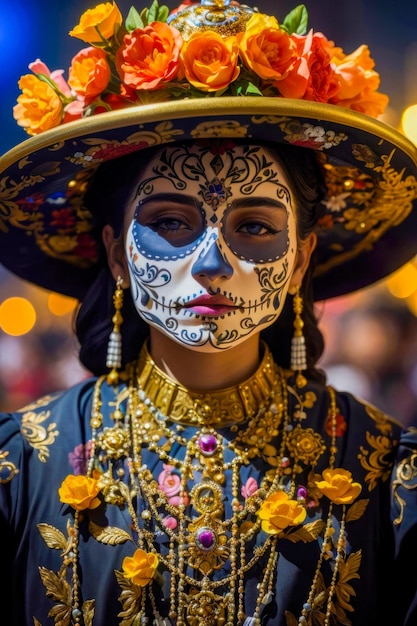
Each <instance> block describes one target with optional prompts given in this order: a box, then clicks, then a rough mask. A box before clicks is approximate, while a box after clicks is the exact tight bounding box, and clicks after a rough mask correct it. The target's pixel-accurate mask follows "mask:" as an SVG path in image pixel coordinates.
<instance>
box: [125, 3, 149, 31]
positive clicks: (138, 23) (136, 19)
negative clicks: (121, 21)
mask: <svg viewBox="0 0 417 626" xmlns="http://www.w3.org/2000/svg"><path fill="white" fill-rule="evenodd" d="M144 26H145V24H144V22H143V20H142V17H141V16H140V15H139V13H138V11H137V9H135V7H130V9H129V13H128V15H127V18H126V30H127V32H128V33H131V32H132V31H134V30H135V29H136V28H144Z"/></svg>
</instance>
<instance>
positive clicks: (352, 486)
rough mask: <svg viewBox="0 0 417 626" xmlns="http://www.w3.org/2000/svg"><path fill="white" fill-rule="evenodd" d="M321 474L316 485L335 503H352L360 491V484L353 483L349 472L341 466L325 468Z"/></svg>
mask: <svg viewBox="0 0 417 626" xmlns="http://www.w3.org/2000/svg"><path fill="white" fill-rule="evenodd" d="M322 476H323V480H318V481H316V487H317V489H319V490H320V491H321V493H322V494H323V495H325V496H327V497H328V498H329V500H331V501H332V502H334V503H335V504H352V502H353V501H354V500H356V498H357V497H358V495H359V494H360V492H361V491H362V485H360V483H354V482H353V480H352V474H351V472H349V471H348V470H345V469H343V468H335V469H326V470H324V471H323V473H322Z"/></svg>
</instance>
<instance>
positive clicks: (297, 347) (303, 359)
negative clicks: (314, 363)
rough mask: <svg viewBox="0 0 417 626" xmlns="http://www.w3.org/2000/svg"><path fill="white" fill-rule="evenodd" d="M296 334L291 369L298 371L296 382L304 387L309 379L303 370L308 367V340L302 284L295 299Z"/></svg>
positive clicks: (297, 288)
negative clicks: (305, 333)
mask: <svg viewBox="0 0 417 626" xmlns="http://www.w3.org/2000/svg"><path fill="white" fill-rule="evenodd" d="M293 309H294V315H295V317H294V334H293V337H292V341H291V369H292V370H293V371H294V372H296V376H295V382H296V385H297V387H304V386H305V385H306V384H307V380H306V378H305V376H304V375H303V373H302V370H306V369H307V352H306V341H305V337H304V335H303V327H304V322H303V320H302V319H301V313H302V311H303V298H302V296H300V286H299V285H297V287H296V288H295V294H294V300H293Z"/></svg>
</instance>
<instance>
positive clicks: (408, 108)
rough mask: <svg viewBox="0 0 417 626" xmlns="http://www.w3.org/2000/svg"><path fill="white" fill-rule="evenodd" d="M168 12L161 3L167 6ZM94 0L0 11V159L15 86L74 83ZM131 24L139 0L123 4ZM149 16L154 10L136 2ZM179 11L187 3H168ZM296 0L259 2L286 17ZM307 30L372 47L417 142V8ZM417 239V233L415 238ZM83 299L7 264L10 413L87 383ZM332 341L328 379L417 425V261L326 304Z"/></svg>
mask: <svg viewBox="0 0 417 626" xmlns="http://www.w3.org/2000/svg"><path fill="white" fill-rule="evenodd" d="M161 3H162V0H161ZM95 4H98V2H95V1H94V0H92V1H91V2H90V1H89V0H61V1H60V2H56V0H36V1H35V0H13V2H8V3H6V2H3V3H2V7H1V11H0V60H1V63H0V68H1V69H0V93H1V98H0V154H3V153H4V152H6V151H7V150H9V149H10V148H12V147H13V146H14V145H16V144H18V143H20V142H21V141H24V140H25V139H27V135H26V134H25V133H24V132H23V130H22V129H20V128H19V127H18V126H17V125H16V123H15V121H14V119H13V116H12V108H13V106H14V104H15V103H16V98H17V96H18V94H19V89H18V86H17V81H18V79H19V77H20V76H21V75H22V74H26V73H28V68H27V66H28V63H30V62H31V61H34V60H35V59H37V58H40V59H41V60H42V61H44V62H45V63H46V64H47V65H48V66H49V68H50V69H51V70H53V69H59V68H62V69H64V71H65V76H66V75H67V71H68V67H69V65H70V62H71V58H72V57H73V56H74V54H75V53H76V52H77V51H78V50H79V49H80V47H82V45H83V44H82V42H81V41H79V40H76V39H72V38H71V37H69V36H68V35H67V33H68V31H70V30H71V29H72V28H73V27H74V26H75V25H76V24H77V23H78V21H79V17H80V15H81V14H82V13H83V12H84V11H85V10H87V9H88V8H91V7H93V6H95ZM117 4H118V6H119V8H120V9H121V11H122V13H123V14H124V15H125V16H126V15H127V13H128V10H129V8H130V6H131V4H132V2H131V1H126V0H118V2H117ZM134 4H135V6H136V8H137V9H138V10H140V9H141V8H142V7H143V6H149V4H150V1H149V3H145V2H140V3H139V0H138V1H137V2H135V3H134ZM165 4H167V5H168V6H169V7H170V8H175V7H176V6H177V4H178V2H173V1H172V0H169V1H168V2H166V3H165ZM295 5H296V2H290V1H289V0H259V2H258V3H256V5H255V3H252V6H257V7H258V8H259V10H260V11H262V12H266V13H272V14H275V15H276V16H277V18H278V19H283V18H284V17H285V15H286V14H287V13H288V12H289V11H290V10H291V9H293V8H294V6H295ZM306 6H307V8H308V11H309V16H310V20H309V25H310V27H312V28H314V29H315V30H317V31H322V32H324V33H325V34H326V36H327V37H328V38H329V39H332V40H334V41H335V42H336V44H337V45H338V46H340V47H342V48H343V49H344V51H345V53H350V52H352V51H353V50H354V49H355V48H357V47H358V46H359V45H360V44H362V43H366V44H368V45H369V47H370V50H371V54H372V57H373V58H374V60H375V63H376V69H377V71H378V72H379V74H380V76H381V86H380V91H382V92H384V93H387V94H388V95H389V97H390V105H389V108H388V110H387V112H386V114H385V121H386V122H388V123H389V124H391V125H392V126H395V127H396V128H398V129H399V130H401V132H403V133H404V134H406V135H407V136H408V137H409V138H410V139H411V140H412V141H414V142H415V143H416V144H417V2H416V1H415V0H401V2H399V3H398V4H396V3H393V2H392V0H349V2H346V1H342V0H320V1H319V2H317V1H315V2H313V1H312V2H311V3H309V2H308V0H306ZM416 236H417V233H416ZM76 307H77V302H76V301H74V300H72V299H70V298H63V297H61V296H58V295H57V294H54V293H51V292H48V291H45V290H42V289H39V288H35V287H33V286H31V285H29V284H28V283H26V282H24V281H22V280H20V279H17V278H15V277H13V276H12V275H11V274H10V273H8V272H7V271H6V270H5V269H4V268H1V267H0V411H2V410H13V409H16V408H19V407H22V406H24V405H25V404H27V403H29V402H31V401H32V400H34V399H36V398H37V397H39V396H40V395H42V394H45V393H49V392H53V391H55V390H59V389H63V388H66V387H68V386H70V385H72V384H74V383H75V382H77V381H79V380H81V379H83V378H84V377H86V376H88V375H89V372H87V371H86V370H84V369H83V368H82V367H81V365H79V363H78V358H77V353H78V346H77V343H76V340H75V338H74V335H73V333H72V324H73V316H74V311H75V310H76ZM317 313H318V315H319V318H320V326H321V329H322V331H323V333H324V335H325V339H326V345H327V347H326V351H325V353H324V355H323V358H322V362H321V365H322V367H323V368H324V369H325V370H326V372H327V375H328V379H329V382H330V383H331V384H333V385H334V386H336V387H338V388H340V389H348V390H351V391H352V392H353V393H355V394H356V395H358V396H360V397H362V398H364V399H366V400H369V401H370V402H373V403H374V404H376V405H377V406H379V407H380V408H381V409H383V410H385V411H386V412H388V413H390V414H391V415H392V416H394V417H396V418H397V419H399V420H401V421H403V422H404V423H407V424H411V423H415V424H417V260H413V261H412V262H410V263H408V264H407V265H406V266H405V267H403V268H401V270H399V271H398V272H396V273H395V274H394V275H392V276H390V277H388V279H386V280H384V281H383V282H381V283H379V284H377V285H375V286H373V287H370V288H368V289H365V290H362V291H360V292H357V293H354V294H352V295H350V296H345V297H343V298H336V299H333V300H329V301H327V302H325V303H318V305H317Z"/></svg>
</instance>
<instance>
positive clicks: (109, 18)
mask: <svg viewBox="0 0 417 626" xmlns="http://www.w3.org/2000/svg"><path fill="white" fill-rule="evenodd" d="M122 22H123V17H122V14H121V13H120V10H119V7H118V6H117V4H116V3H115V2H102V3H101V4H98V5H97V6H96V7H94V9H88V10H87V11H85V12H84V13H83V14H82V15H81V17H80V22H79V24H77V26H74V28H73V29H72V30H71V31H70V32H69V34H70V35H71V37H77V38H78V39H81V40H82V41H85V42H86V43H89V44H92V45H94V44H99V43H103V41H102V38H103V39H110V38H111V37H112V36H113V35H114V33H115V31H116V30H117V28H118V26H120V25H121V24H122Z"/></svg>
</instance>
